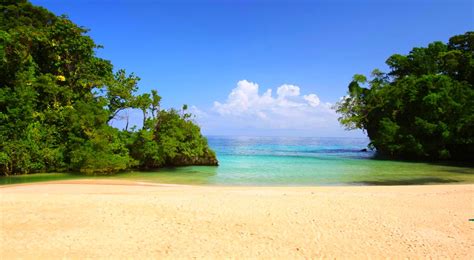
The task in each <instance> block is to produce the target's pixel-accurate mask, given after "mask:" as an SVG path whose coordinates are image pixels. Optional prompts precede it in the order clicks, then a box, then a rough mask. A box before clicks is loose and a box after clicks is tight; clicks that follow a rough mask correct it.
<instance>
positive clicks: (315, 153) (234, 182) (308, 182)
mask: <svg viewBox="0 0 474 260" xmlns="http://www.w3.org/2000/svg"><path fill="white" fill-rule="evenodd" d="M208 143H209V145H210V147H211V148H212V149H213V150H214V151H215V152H216V154H217V157H218V160H219V166H217V167H213V166H212V167H211V166H188V167H175V168H163V169H159V170H154V171H130V172H124V173H119V174H116V175H112V176H83V175H81V174H69V173H68V174H65V173H48V174H31V175H22V176H11V177H0V185H1V184H15V183H26V182H38V181H52V180H65V179H84V178H97V179H125V180H133V181H143V182H155V183H174V184H192V185H223V186H239V185H243V186H346V185H414V184H444V183H474V167H473V165H472V164H471V165H467V164H454V163H446V162H444V163H430V162H407V161H393V160H381V159H377V158H376V156H375V155H376V154H375V151H371V150H370V149H368V150H366V149H367V146H368V144H369V140H368V139H367V138H330V137H251V136H208Z"/></svg>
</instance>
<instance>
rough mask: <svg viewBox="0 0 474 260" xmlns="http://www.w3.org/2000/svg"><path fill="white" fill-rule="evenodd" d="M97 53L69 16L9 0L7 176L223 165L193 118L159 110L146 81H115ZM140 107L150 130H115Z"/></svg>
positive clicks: (2, 63)
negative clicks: (141, 86) (116, 122)
mask: <svg viewBox="0 0 474 260" xmlns="http://www.w3.org/2000/svg"><path fill="white" fill-rule="evenodd" d="M97 48H100V46H98V45H97V44H95V43H94V41H93V40H92V39H91V38H90V37H89V36H88V35H87V30H86V29H85V28H83V27H80V26H77V25H76V24H74V23H73V22H72V21H70V20H69V19H68V18H67V17H66V16H56V15H54V14H52V13H51V12H49V11H48V10H46V9H44V8H41V7H37V6H34V5H32V4H31V3H29V2H28V1H2V3H1V4H0V174H20V173H31V172H39V171H41V172H44V171H80V172H85V173H96V172H98V173H110V172H116V171H120V170H125V169H129V168H131V167H138V168H150V167H161V166H164V165H171V164H172V165H183V164H193V163H198V164H212V165H216V164H217V160H216V158H215V154H214V153H213V152H212V151H211V150H210V149H209V147H208V146H207V141H206V139H205V138H204V137H203V136H202V135H201V133H200V128H199V127H198V126H197V125H195V124H194V123H193V121H192V120H191V117H190V116H185V115H187V114H183V115H182V116H180V115H179V114H178V113H177V112H176V111H175V110H170V111H164V110H161V109H160V101H161V97H160V96H159V95H158V92H157V91H156V90H152V92H151V93H143V94H141V95H137V94H136V92H137V90H138V87H137V83H138V81H139V80H140V79H139V78H138V77H137V76H135V75H134V74H127V73H126V72H125V71H124V70H118V71H117V72H115V73H114V70H113V66H112V64H111V62H110V61H108V60H105V59H102V58H99V57H97V56H96V54H95V50H96V49H97ZM132 108H135V109H140V110H141V111H142V112H143V127H142V129H140V130H136V129H135V131H128V130H129V129H128V126H127V128H126V129H125V130H119V129H116V128H113V127H112V126H110V125H109V124H108V123H109V121H110V120H112V119H113V118H115V117H116V116H117V115H118V114H119V113H120V112H121V111H123V110H126V109H132ZM179 158H188V159H186V160H184V159H181V160H180V159H179ZM190 158H192V159H190ZM203 158H205V159H203Z"/></svg>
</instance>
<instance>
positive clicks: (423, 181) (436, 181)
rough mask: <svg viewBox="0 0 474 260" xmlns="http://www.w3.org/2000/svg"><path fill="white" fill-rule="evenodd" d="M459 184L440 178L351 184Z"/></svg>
mask: <svg viewBox="0 0 474 260" xmlns="http://www.w3.org/2000/svg"><path fill="white" fill-rule="evenodd" d="M455 182H459V181H457V180H452V179H442V178H431V177H426V178H414V179H404V180H383V181H357V182H352V183H353V184H357V185H378V186H391V185H423V184H440V183H455Z"/></svg>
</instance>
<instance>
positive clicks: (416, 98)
mask: <svg viewBox="0 0 474 260" xmlns="http://www.w3.org/2000/svg"><path fill="white" fill-rule="evenodd" d="M386 64H387V65H388V66H389V67H390V71H389V72H388V73H384V72H381V71H379V70H374V71H373V72H372V77H371V79H370V80H368V79H367V78H366V77H365V76H363V75H355V76H354V78H353V81H352V82H351V83H350V84H349V91H348V95H347V96H346V97H344V98H343V99H342V100H341V101H340V102H339V103H338V104H337V106H336V109H337V112H338V113H339V114H340V115H341V117H340V118H339V121H340V122H341V123H342V125H344V126H345V127H346V128H347V129H363V130H365V131H366V132H367V134H368V136H369V138H370V140H371V145H372V146H373V147H374V148H375V149H376V150H377V152H378V153H379V154H380V155H382V156H386V157H389V158H401V159H416V160H420V159H421V160H446V159H448V160H462V161H474V87H473V86H474V32H466V33H465V34H463V35H457V36H454V37H451V38H450V39H449V42H448V43H447V44H445V43H443V42H433V43H431V44H429V45H428V46H427V47H423V48H414V49H412V50H411V51H410V53H409V54H408V55H400V54H395V55H392V56H391V57H390V58H388V59H387V61H386Z"/></svg>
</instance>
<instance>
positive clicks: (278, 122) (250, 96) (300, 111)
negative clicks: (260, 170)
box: [203, 80, 340, 131]
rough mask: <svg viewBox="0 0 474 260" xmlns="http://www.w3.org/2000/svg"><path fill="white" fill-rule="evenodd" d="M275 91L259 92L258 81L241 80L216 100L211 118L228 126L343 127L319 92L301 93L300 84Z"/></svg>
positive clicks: (269, 127)
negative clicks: (223, 97) (225, 95)
mask: <svg viewBox="0 0 474 260" xmlns="http://www.w3.org/2000/svg"><path fill="white" fill-rule="evenodd" d="M272 93H273V91H272V89H266V90H265V91H263V93H261V94H260V86H259V85H258V84H257V83H255V82H250V81H247V80H241V81H239V82H237V85H236V86H235V88H234V89H232V90H231V92H230V94H229V95H228V97H227V100H225V101H223V102H219V101H215V102H214V105H213V107H212V109H211V111H210V113H211V114H208V119H211V118H214V119H215V120H214V121H219V122H222V124H223V125H225V126H227V127H229V128H231V127H240V128H257V129H289V130H291V129H299V130H310V131H313V130H317V129H329V128H340V127H339V125H338V123H337V115H336V113H335V112H334V110H333V109H331V107H332V104H330V103H327V102H326V103H323V102H321V101H320V99H319V97H318V96H317V95H316V94H314V93H309V94H306V95H301V89H300V87H298V86H296V85H290V84H283V85H281V86H279V87H278V88H277V89H276V95H275V96H274V95H272ZM212 113H214V116H212ZM207 121H208V122H203V123H204V124H206V123H209V120H207Z"/></svg>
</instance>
